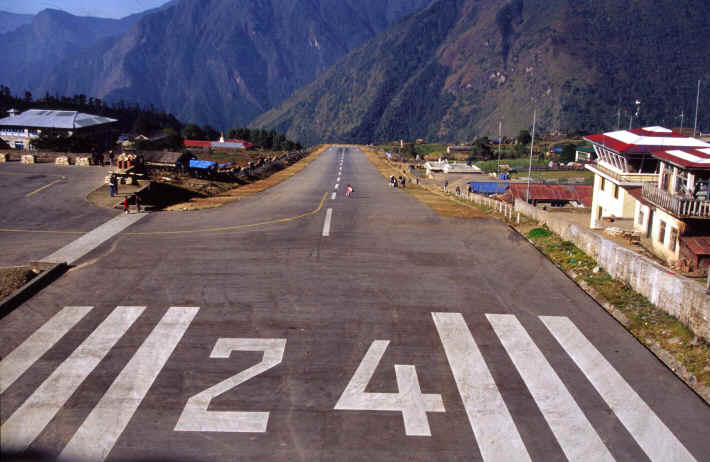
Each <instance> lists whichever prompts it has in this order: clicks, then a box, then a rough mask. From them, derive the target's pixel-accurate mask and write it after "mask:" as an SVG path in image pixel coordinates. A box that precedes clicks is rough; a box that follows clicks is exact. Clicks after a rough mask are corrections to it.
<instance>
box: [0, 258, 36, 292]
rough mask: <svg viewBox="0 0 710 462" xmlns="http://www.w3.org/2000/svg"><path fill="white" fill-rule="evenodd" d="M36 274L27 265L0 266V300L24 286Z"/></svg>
mask: <svg viewBox="0 0 710 462" xmlns="http://www.w3.org/2000/svg"><path fill="white" fill-rule="evenodd" d="M36 275H37V274H36V273H35V272H34V271H32V268H30V267H28V266H22V267H16V268H0V300H2V299H3V298H5V297H7V296H9V295H11V294H12V293H13V292H14V291H16V290H17V289H19V288H20V287H22V286H24V285H25V284H26V283H28V282H29V281H30V279H32V278H34V277H35V276H36Z"/></svg>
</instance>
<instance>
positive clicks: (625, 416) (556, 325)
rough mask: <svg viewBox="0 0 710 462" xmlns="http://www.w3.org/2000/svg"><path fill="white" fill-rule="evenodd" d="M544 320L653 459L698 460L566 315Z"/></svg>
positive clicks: (666, 460)
mask: <svg viewBox="0 0 710 462" xmlns="http://www.w3.org/2000/svg"><path fill="white" fill-rule="evenodd" d="M540 320H541V321H542V322H543V324H545V326H546V327H547V329H548V330H549V331H550V333H552V335H553V336H554V337H555V339H557V341H558V342H559V343H560V345H562V348H564V350H565V351H566V352H567V354H568V355H569V356H570V357H571V358H572V360H573V361H574V362H575V363H576V364H577V366H578V367H579V368H580V369H581V370H582V372H583V373H584V375H585V376H586V377H587V379H589V381H590V382H591V383H592V385H593V386H594V388H595V389H596V390H597V392H599V394H600V395H601V397H602V398H603V399H604V401H605V402H606V403H607V404H608V405H609V407H610V408H611V410H612V411H614V414H616V416H617V417H618V418H619V420H620V421H621V423H622V424H623V425H624V427H626V429H627V430H628V431H629V433H630V434H631V436H633V437H634V439H635V440H636V442H637V443H638V445H639V446H640V447H641V449H643V451H644V452H645V453H646V455H647V456H648V458H649V459H651V460H652V461H658V462H661V461H664V462H671V461H695V458H694V457H693V456H692V455H691V454H690V452H689V451H688V450H687V449H686V448H685V446H683V445H682V444H681V442H680V441H678V439H677V438H676V437H675V435H673V433H672V432H671V431H670V430H669V429H668V427H666V425H665V424H664V423H663V422H662V421H661V419H659V418H658V416H657V415H656V413H654V412H653V410H652V409H651V408H650V407H649V406H648V405H647V404H646V403H645V402H644V401H643V400H642V399H641V397H640V396H639V395H638V394H637V393H636V392H635V391H634V389H633V388H631V386H630V385H629V384H628V383H627V382H626V381H625V380H624V378H623V377H622V376H621V375H620V374H619V373H618V372H617V371H616V369H614V367H613V366H612V365H611V364H609V362H608V361H607V360H606V359H605V358H604V356H602V354H601V353H600V352H599V350H597V349H596V348H595V347H594V345H592V343H591V342H590V341H589V340H587V338H586V337H585V336H584V334H582V332H581V331H580V330H579V329H578V328H577V327H576V326H575V325H574V323H572V321H570V320H569V319H568V318H566V317H558V316H540Z"/></svg>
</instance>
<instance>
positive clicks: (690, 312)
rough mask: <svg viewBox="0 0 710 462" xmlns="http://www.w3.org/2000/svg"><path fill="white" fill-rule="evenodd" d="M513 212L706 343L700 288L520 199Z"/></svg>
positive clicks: (709, 315)
mask: <svg viewBox="0 0 710 462" xmlns="http://www.w3.org/2000/svg"><path fill="white" fill-rule="evenodd" d="M515 210H516V211H518V212H520V213H521V214H523V215H525V216H527V217H529V218H532V219H533V220H536V221H537V222H539V223H541V224H544V225H547V227H548V228H549V229H550V230H552V231H553V232H554V233H556V234H558V235H559V236H560V237H562V239H565V240H567V241H571V242H573V243H574V244H575V245H576V246H577V247H579V248H580V249H581V250H582V251H584V253H586V254H587V255H589V256H590V257H592V258H593V259H594V260H596V261H597V263H599V265H600V266H601V267H602V268H604V270H605V271H606V272H607V273H609V274H610V275H611V276H612V277H613V278H614V279H617V280H619V281H622V282H624V283H626V284H628V285H629V287H631V288H632V289H634V290H635V291H636V292H638V293H640V294H641V295H643V296H645V297H646V298H648V299H649V300H650V301H651V302H652V303H653V304H654V305H656V306H657V307H658V308H660V309H662V310H663V311H665V312H666V313H669V314H671V315H673V316H675V317H676V318H678V319H679V320H680V321H681V322H682V323H683V324H685V325H686V326H688V327H689V328H690V329H691V330H692V331H693V332H694V333H695V335H697V336H699V337H703V338H704V339H705V340H708V341H710V296H708V294H707V292H706V290H705V287H704V286H703V285H701V284H698V283H697V282H696V281H692V280H690V279H688V278H685V277H683V276H680V275H678V274H674V273H672V272H671V271H670V270H668V268H665V267H663V266H661V265H659V264H658V263H656V262H654V261H653V260H651V259H649V258H646V257H644V256H642V255H639V254H638V253H636V252H634V251H632V250H629V249H627V248H625V247H623V246H621V245H619V244H617V243H615V242H613V241H610V240H608V239H605V238H603V237H602V236H600V235H598V234H596V233H594V232H592V231H590V230H588V229H586V228H583V227H580V226H579V225H577V224H575V223H571V222H568V221H566V220H564V219H562V218H560V217H559V216H555V215H554V214H552V213H550V212H546V211H544V210H541V209H539V208H537V207H533V206H532V205H530V204H528V203H527V202H525V201H523V200H520V199H516V200H515Z"/></svg>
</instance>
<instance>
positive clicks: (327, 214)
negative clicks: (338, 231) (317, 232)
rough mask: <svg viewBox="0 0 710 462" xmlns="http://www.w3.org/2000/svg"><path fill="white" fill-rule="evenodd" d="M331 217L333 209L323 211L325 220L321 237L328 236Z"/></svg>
mask: <svg viewBox="0 0 710 462" xmlns="http://www.w3.org/2000/svg"><path fill="white" fill-rule="evenodd" d="M332 218H333V209H328V210H326V211H325V222H324V223H323V237H328V236H330V220H331V219H332Z"/></svg>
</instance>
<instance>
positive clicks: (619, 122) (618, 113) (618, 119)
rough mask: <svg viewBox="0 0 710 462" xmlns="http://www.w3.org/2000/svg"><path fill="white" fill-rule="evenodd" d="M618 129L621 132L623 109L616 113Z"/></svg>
mask: <svg viewBox="0 0 710 462" xmlns="http://www.w3.org/2000/svg"><path fill="white" fill-rule="evenodd" d="M616 129H617V130H621V108H619V112H617V113H616Z"/></svg>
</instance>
